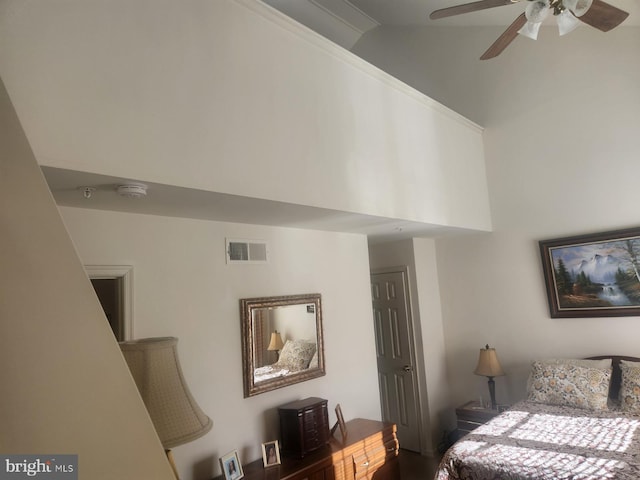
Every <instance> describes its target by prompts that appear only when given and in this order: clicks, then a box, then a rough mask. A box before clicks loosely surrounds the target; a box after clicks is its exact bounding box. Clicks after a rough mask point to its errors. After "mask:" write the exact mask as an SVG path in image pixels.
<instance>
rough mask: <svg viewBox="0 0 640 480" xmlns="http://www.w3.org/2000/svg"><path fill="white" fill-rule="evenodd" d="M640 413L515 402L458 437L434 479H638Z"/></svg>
mask: <svg viewBox="0 0 640 480" xmlns="http://www.w3.org/2000/svg"><path fill="white" fill-rule="evenodd" d="M639 426H640V416H638V415H630V414H628V413H622V412H619V411H615V410H605V411H597V412H596V411H592V410H583V409H578V408H572V407H564V406H552V405H544V404H540V403H533V402H520V403H518V404H516V405H514V406H513V407H512V408H511V409H510V410H508V411H506V412H504V413H503V414H501V415H499V416H497V417H495V418H494V419H493V420H491V421H490V422H488V423H486V424H485V425H482V426H481V427H479V428H477V429H476V430H474V431H473V432H471V433H470V434H468V435H467V436H465V437H463V438H462V439H460V440H459V441H458V442H457V443H456V444H455V445H453V446H452V447H451V448H450V449H449V450H448V451H447V453H446V454H445V455H444V457H443V459H442V461H441V462H440V466H439V467H438V471H437V473H436V477H435V479H436V480H458V479H459V480H497V479H500V480H564V479H572V480H574V479H575V480H578V479H580V480H605V479H621V480H638V479H640V429H639V428H638V427H639Z"/></svg>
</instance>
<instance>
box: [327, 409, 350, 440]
mask: <svg viewBox="0 0 640 480" xmlns="http://www.w3.org/2000/svg"><path fill="white" fill-rule="evenodd" d="M336 418H337V419H338V421H337V422H336V423H335V425H334V426H333V427H332V428H331V435H333V433H334V432H335V431H336V429H337V428H338V427H340V434H341V435H342V439H343V440H345V439H346V438H347V424H346V423H345V421H344V416H343V415H342V407H341V406H340V404H339V403H338V404H337V405H336Z"/></svg>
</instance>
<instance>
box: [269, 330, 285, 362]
mask: <svg viewBox="0 0 640 480" xmlns="http://www.w3.org/2000/svg"><path fill="white" fill-rule="evenodd" d="M282 347H284V343H283V342H282V336H280V334H279V333H278V331H277V330H276V331H275V332H273V333H272V334H271V341H270V342H269V346H268V347H267V350H269V351H270V352H276V360H277V359H279V358H280V350H282Z"/></svg>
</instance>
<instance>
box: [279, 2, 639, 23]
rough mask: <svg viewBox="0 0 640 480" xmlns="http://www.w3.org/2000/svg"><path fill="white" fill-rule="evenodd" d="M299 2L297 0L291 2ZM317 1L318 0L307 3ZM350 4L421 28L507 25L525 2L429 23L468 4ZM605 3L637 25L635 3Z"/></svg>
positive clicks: (383, 19) (369, 13) (381, 20)
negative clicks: (438, 13)
mask: <svg viewBox="0 0 640 480" xmlns="http://www.w3.org/2000/svg"><path fill="white" fill-rule="evenodd" d="M291 1H300V0H291ZM310 1H318V0H310ZM340 1H343V2H345V3H351V4H352V5H353V6H355V7H356V8H358V9H359V10H361V11H362V12H363V13H365V14H366V15H367V16H369V17H371V18H373V19H374V20H375V21H377V22H378V23H379V24H381V25H396V26H402V25H425V26H458V27H460V26H507V25H509V24H511V22H513V20H514V19H515V18H516V17H517V16H518V15H520V14H521V13H522V12H523V11H524V7H525V4H526V2H525V1H524V0H520V1H519V2H518V3H514V4H513V5H506V6H501V7H496V8H491V9H487V10H483V11H478V12H473V13H467V14H464V15H457V16H455V17H450V18H443V19H440V20H430V19H429V14H430V13H431V12H432V11H434V10H437V9H440V8H445V7H452V6H454V5H460V4H465V3H471V2H470V1H465V0H461V1H455V0H340ZM607 3H610V4H611V5H613V6H615V7H618V8H620V9H622V10H625V11H627V12H629V17H628V18H627V20H625V22H624V24H623V25H626V26H638V25H640V19H639V18H638V17H640V5H639V3H640V2H638V0H607Z"/></svg>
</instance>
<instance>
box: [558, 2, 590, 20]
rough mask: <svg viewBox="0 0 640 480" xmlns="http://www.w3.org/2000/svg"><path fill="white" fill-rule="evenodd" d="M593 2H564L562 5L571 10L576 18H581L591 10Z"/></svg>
mask: <svg viewBox="0 0 640 480" xmlns="http://www.w3.org/2000/svg"><path fill="white" fill-rule="evenodd" d="M592 3H593V0H563V1H562V4H563V5H564V8H566V9H567V10H571V13H573V15H574V16H576V17H581V16H582V15H584V14H585V13H587V10H589V9H590V8H591V4H592Z"/></svg>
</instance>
